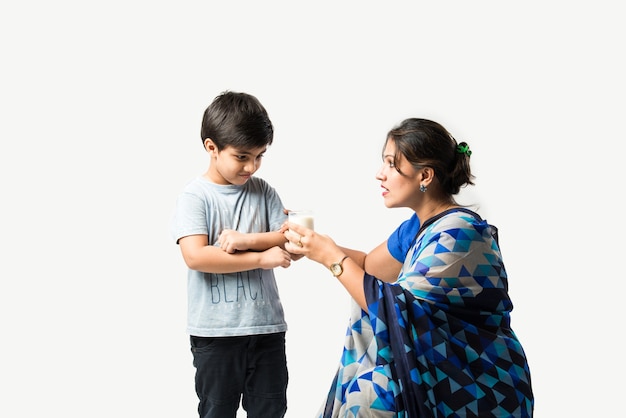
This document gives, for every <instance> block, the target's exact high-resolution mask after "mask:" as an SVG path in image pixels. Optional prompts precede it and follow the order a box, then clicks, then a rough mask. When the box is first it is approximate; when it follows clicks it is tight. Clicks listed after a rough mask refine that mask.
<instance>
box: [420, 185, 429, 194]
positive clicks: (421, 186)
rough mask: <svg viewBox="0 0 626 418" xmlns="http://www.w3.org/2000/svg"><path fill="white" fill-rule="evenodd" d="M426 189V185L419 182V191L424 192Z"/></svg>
mask: <svg viewBox="0 0 626 418" xmlns="http://www.w3.org/2000/svg"><path fill="white" fill-rule="evenodd" d="M426 190H428V187H426V186H424V185H423V184H420V192H422V193H426Z"/></svg>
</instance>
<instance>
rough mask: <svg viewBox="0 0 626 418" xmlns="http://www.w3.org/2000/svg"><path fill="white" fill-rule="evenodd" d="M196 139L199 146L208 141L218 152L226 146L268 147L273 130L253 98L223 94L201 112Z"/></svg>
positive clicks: (244, 95) (231, 93) (272, 138)
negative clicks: (198, 139)
mask: <svg viewBox="0 0 626 418" xmlns="http://www.w3.org/2000/svg"><path fill="white" fill-rule="evenodd" d="M200 136H201V138H202V143H203V144H204V140H205V139H207V138H210V139H211V140H212V141H213V142H214V143H215V146H216V147H217V149H218V151H219V150H222V149H224V148H225V147H227V146H232V147H235V148H260V147H263V146H267V145H271V144H272V141H273V140H274V127H273V126H272V121H271V120H270V118H269V116H268V115H267V111H266V110H265V108H264V107H263V105H262V104H261V102H259V100H258V99H257V98H256V97H254V96H252V95H250V94H247V93H237V92H232V91H224V92H222V93H221V94H220V95H219V96H217V97H216V98H215V99H214V100H213V102H212V103H211V104H210V105H209V107H207V108H206V110H205V111H204V116H203V117H202V129H201V131H200Z"/></svg>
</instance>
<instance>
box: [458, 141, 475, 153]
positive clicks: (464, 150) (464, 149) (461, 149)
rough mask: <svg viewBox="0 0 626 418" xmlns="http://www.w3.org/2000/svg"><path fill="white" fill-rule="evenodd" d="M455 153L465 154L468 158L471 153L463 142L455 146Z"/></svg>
mask: <svg viewBox="0 0 626 418" xmlns="http://www.w3.org/2000/svg"><path fill="white" fill-rule="evenodd" d="M456 152H458V153H459V154H467V156H468V157H469V156H471V155H472V151H471V150H470V149H469V145H467V144H466V143H465V142H461V143H460V144H459V145H457V146H456Z"/></svg>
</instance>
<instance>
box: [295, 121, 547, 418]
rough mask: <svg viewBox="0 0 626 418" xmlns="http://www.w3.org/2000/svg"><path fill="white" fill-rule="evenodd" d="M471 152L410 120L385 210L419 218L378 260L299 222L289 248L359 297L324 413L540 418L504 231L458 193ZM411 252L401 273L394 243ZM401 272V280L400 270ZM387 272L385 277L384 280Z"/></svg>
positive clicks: (393, 145) (392, 146)
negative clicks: (513, 316)
mask: <svg viewBox="0 0 626 418" xmlns="http://www.w3.org/2000/svg"><path fill="white" fill-rule="evenodd" d="M470 155H471V151H470V149H469V146H468V145H467V143H465V142H461V143H460V144H458V143H457V142H456V140H455V139H454V138H453V137H452V135H450V133H449V132H448V131H447V130H446V129H445V128H444V127H443V126H441V125H440V124H438V123H436V122H433V121H430V120H425V119H416V118H412V119H407V120H405V121H403V122H402V123H401V124H400V125H399V126H398V127H396V128H394V129H392V130H391V131H390V132H389V134H388V136H387V139H386V141H385V145H384V150H383V166H382V168H381V169H380V171H379V172H378V173H377V175H376V178H377V179H378V180H379V181H380V182H381V187H382V188H383V193H382V196H383V199H384V201H385V206H387V207H389V208H398V207H408V208H411V209H413V210H414V211H415V215H416V218H413V222H412V224H413V226H414V225H415V223H416V222H419V220H422V221H423V222H422V224H421V226H420V228H419V231H418V232H417V234H416V235H415V236H414V235H413V233H412V232H411V231H414V229H412V228H410V227H407V225H406V223H405V224H403V225H402V226H401V227H399V229H398V230H396V231H395V232H394V234H392V235H391V237H390V240H389V241H388V242H387V245H388V249H385V245H383V244H381V246H379V247H378V248H377V249H375V250H374V251H373V252H372V253H370V254H368V255H367V256H365V255H364V253H362V252H359V251H355V250H349V249H346V248H343V247H340V246H338V245H337V244H335V242H334V241H333V240H332V239H331V238H330V237H328V236H326V235H321V234H319V233H316V232H314V231H312V230H310V229H307V228H304V227H301V226H299V225H295V224H292V223H289V224H288V228H289V229H290V231H286V232H285V237H286V238H287V239H288V240H289V242H288V243H287V244H286V249H287V250H288V251H290V252H292V253H294V254H299V255H304V256H306V257H307V258H309V259H311V260H313V261H316V262H318V263H321V264H323V265H325V266H327V267H329V269H330V270H331V273H332V274H333V275H334V276H335V277H337V279H338V280H339V281H340V282H341V284H342V285H343V286H344V287H345V289H346V290H347V291H348V292H349V293H350V295H351V296H352V299H353V302H354V303H353V305H354V309H353V310H352V315H351V322H350V324H351V325H350V327H349V329H348V333H347V336H346V342H345V347H344V351H343V356H342V360H341V365H340V367H339V370H338V372H337V374H336V376H335V379H334V381H333V385H332V387H331V390H330V393H329V396H328V399H327V401H326V402H325V403H324V405H323V406H322V408H321V409H320V411H319V414H318V416H320V417H324V418H326V417H365V416H367V417H399V418H413V417H451V416H463V417H531V416H532V412H533V405H534V398H533V393H532V389H531V381H530V371H529V368H528V363H527V360H526V356H525V354H524V350H523V349H522V346H521V344H520V342H519V341H518V339H517V337H516V336H515V333H514V332H513V330H512V329H511V327H510V312H511V310H512V308H513V305H512V303H511V300H510V298H509V295H508V291H507V290H508V283H507V274H506V271H505V269H504V264H503V261H502V256H501V254H500V248H499V246H498V240H497V229H496V228H495V227H494V226H491V225H489V224H488V223H487V222H486V221H484V220H482V219H481V217H480V216H479V215H478V214H477V213H475V212H473V211H471V210H469V209H466V208H464V207H462V206H461V205H459V204H458V203H457V202H456V200H455V198H454V196H455V195H457V194H458V193H459V191H460V189H461V187H464V186H466V185H471V184H474V183H473V181H472V180H473V178H474V176H473V175H472V173H471V170H470ZM392 239H393V242H394V243H395V247H396V250H395V253H397V251H398V248H402V249H408V250H407V252H406V254H405V256H404V260H403V264H402V265H401V268H400V270H399V273H397V272H398V266H400V263H397V266H394V264H393V263H390V262H389V260H390V259H392V257H391V255H393V256H394V257H397V256H396V255H394V251H392V248H391V246H390V245H389V243H391V241H392ZM393 273H397V275H396V276H395V279H393V278H392V277H391V276H390V275H392V274H393ZM376 276H381V277H376Z"/></svg>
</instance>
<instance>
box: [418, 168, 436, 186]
mask: <svg viewBox="0 0 626 418" xmlns="http://www.w3.org/2000/svg"><path fill="white" fill-rule="evenodd" d="M421 176H422V181H421V182H420V184H423V185H424V186H426V187H428V186H429V185H430V183H431V182H432V181H433V180H434V179H435V170H434V169H433V168H432V167H428V166H426V167H423V168H422V170H421Z"/></svg>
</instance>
